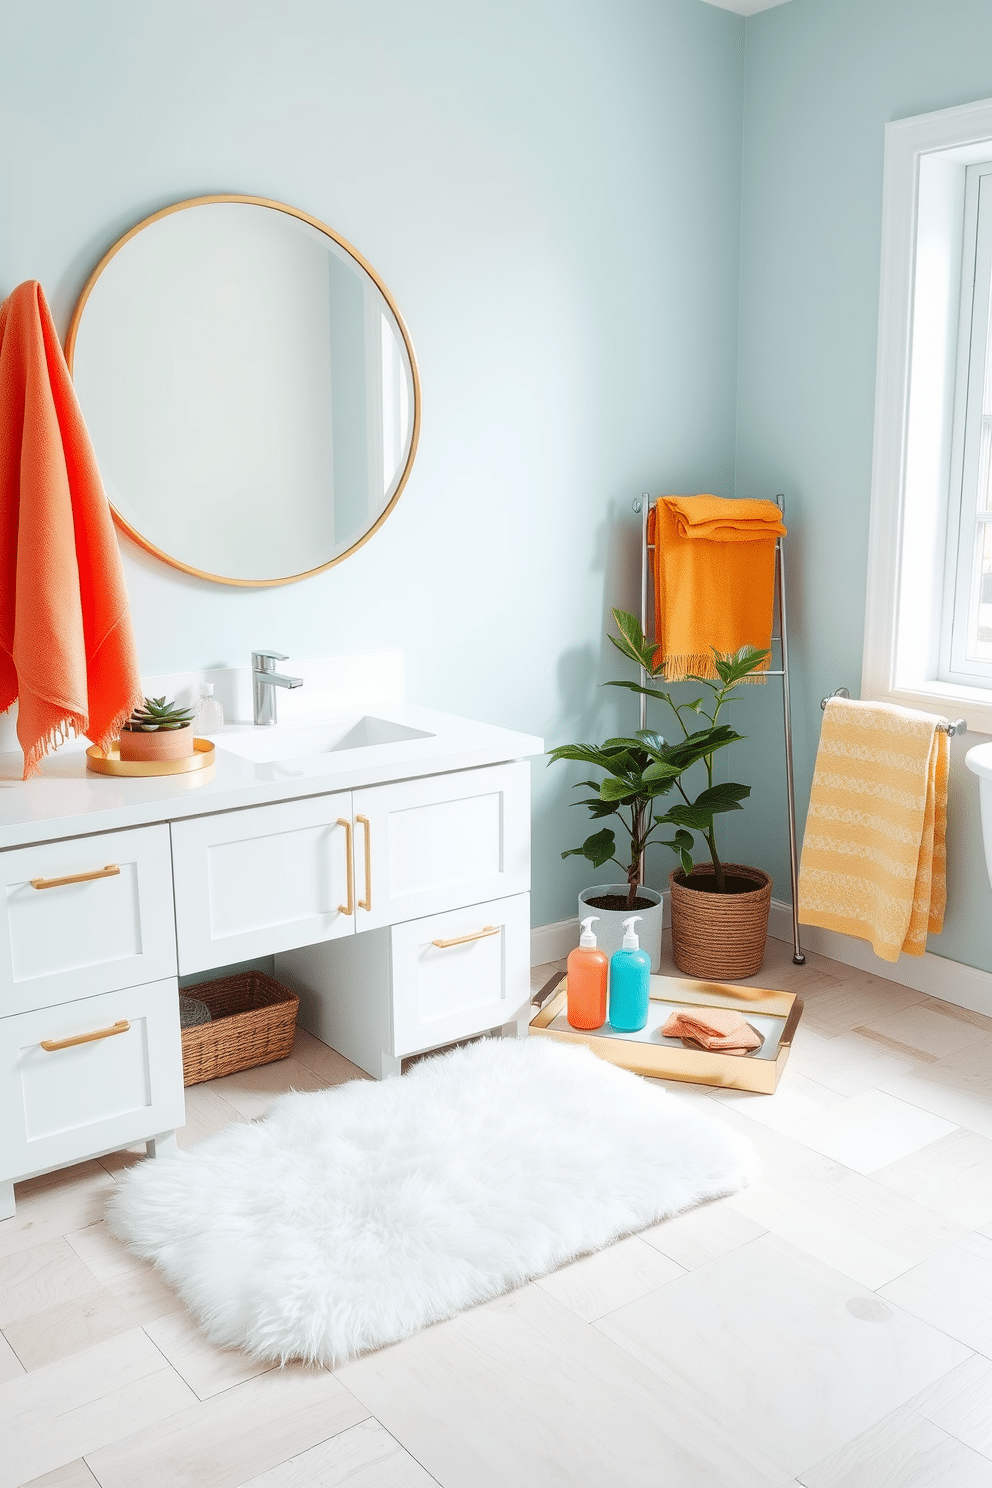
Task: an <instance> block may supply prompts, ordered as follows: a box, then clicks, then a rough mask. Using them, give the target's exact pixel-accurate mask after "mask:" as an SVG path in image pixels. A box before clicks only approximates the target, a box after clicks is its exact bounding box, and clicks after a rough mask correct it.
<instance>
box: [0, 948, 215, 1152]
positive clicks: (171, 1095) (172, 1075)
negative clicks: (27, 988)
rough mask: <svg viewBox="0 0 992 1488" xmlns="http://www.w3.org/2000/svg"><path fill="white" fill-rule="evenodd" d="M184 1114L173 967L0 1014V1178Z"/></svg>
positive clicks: (102, 1147) (161, 1128) (154, 1128)
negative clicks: (96, 993) (157, 978)
mask: <svg viewBox="0 0 992 1488" xmlns="http://www.w3.org/2000/svg"><path fill="white" fill-rule="evenodd" d="M93 1035H96V1037H93ZM46 1045H47V1046H48V1047H46ZM185 1119H186V1118H185V1113H184V1100H183V1056H182V1042H181V1037H180V1031H179V996H178V991H177V984H176V979H175V977H169V978H167V979H166V980H164V981H161V982H150V983H148V984H147V985H146V986H142V987H127V988H124V989H123V990H122V991H117V992H107V993H104V995H103V996H101V997H85V998H82V999H80V1000H79V1001H77V1002H70V1003H62V1004H60V1005H59V1006H57V1007H49V1008H44V1009H41V1010H40V1011H37V1010H36V1011H32V1012H27V1013H18V1014H16V1015H14V1016H12V1017H9V1018H3V1019H0V1131H2V1132H3V1141H2V1142H0V1179H5V1178H21V1177H27V1176H28V1175H29V1174H31V1173H39V1172H44V1171H46V1170H47V1169H49V1168H56V1167H61V1166H63V1165H64V1164H66V1163H71V1162H78V1161H80V1160H81V1159H83V1158H86V1157H92V1156H93V1155H94V1154H96V1153H100V1152H110V1151H113V1150H115V1149H116V1148H118V1147H126V1146H127V1145H128V1144H129V1143H131V1142H138V1141H141V1140H143V1139H144V1138H146V1137H152V1136H156V1135H157V1134H158V1133H159V1132H165V1131H169V1130H171V1129H172V1128H174V1127H177V1126H182V1124H183V1122H184V1121H185Z"/></svg>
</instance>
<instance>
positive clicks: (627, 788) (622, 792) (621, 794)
mask: <svg viewBox="0 0 992 1488" xmlns="http://www.w3.org/2000/svg"><path fill="white" fill-rule="evenodd" d="M638 794H640V792H639V788H638V787H637V786H636V785H634V784H632V783H631V781H629V780H617V779H616V778H614V776H612V775H608V776H607V777H606V779H605V780H604V781H603V783H602V785H601V786H600V787H599V796H600V800H602V801H630V800H632V799H633V798H634V797H635V796H637V795H638Z"/></svg>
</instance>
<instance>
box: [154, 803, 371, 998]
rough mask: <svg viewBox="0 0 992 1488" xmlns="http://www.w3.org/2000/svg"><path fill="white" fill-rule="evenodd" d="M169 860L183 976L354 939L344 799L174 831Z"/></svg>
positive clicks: (207, 820)
mask: <svg viewBox="0 0 992 1488" xmlns="http://www.w3.org/2000/svg"><path fill="white" fill-rule="evenodd" d="M172 853H173V863H174V871H175V886H176V932H177V939H178V943H179V970H180V972H181V973H182V974H183V975H184V976H185V975H188V974H189V973H190V972H194V971H206V970H208V969H209V968H210V967H211V966H227V965H230V964H231V963H232V962H235V961H249V960H251V958H252V957H253V956H267V955H271V954H272V952H273V951H282V950H286V949H287V948H288V947H290V946H299V945H309V944H310V943H311V941H317V940H328V939H330V938H331V937H333V936H336V935H351V934H353V933H354V928H355V914H354V911H355V904H354V899H355V894H354V871H353V867H352V823H351V792H350V791H335V792H334V793H333V794H331V795H322V796H306V797H304V799H303V800H302V801H277V802H275V803H274V804H272V805H271V806H256V807H253V808H251V809H249V810H247V811H224V812H220V813H218V814H217V815H210V816H194V817H190V818H188V819H187V820H186V821H180V822H173V824H172Z"/></svg>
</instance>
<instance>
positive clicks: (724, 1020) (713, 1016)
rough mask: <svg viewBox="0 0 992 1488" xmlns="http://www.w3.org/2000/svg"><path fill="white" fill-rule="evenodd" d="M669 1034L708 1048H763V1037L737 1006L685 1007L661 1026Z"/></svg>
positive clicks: (734, 1050) (727, 1051)
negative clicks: (736, 1010) (742, 1015)
mask: <svg viewBox="0 0 992 1488" xmlns="http://www.w3.org/2000/svg"><path fill="white" fill-rule="evenodd" d="M661 1031H662V1033H663V1034H664V1036H665V1038H682V1039H691V1040H692V1042H693V1043H694V1044H699V1045H701V1047H702V1048H704V1049H710V1050H714V1049H715V1050H717V1051H718V1052H719V1053H721V1054H746V1053H748V1051H749V1050H751V1049H760V1048H761V1043H762V1040H761V1037H760V1035H758V1034H757V1033H755V1031H754V1029H753V1028H752V1027H751V1025H750V1023H747V1022H746V1021H745V1020H744V1019H743V1018H742V1017H741V1015H740V1013H735V1012H734V1010H733V1008H699V1009H698V1010H697V1011H696V1012H689V1011H688V1009H686V1008H683V1009H681V1011H679V1012H675V1013H673V1014H672V1015H671V1017H670V1018H669V1019H668V1022H667V1023H666V1024H665V1026H664V1028H663V1029H662V1030H661Z"/></svg>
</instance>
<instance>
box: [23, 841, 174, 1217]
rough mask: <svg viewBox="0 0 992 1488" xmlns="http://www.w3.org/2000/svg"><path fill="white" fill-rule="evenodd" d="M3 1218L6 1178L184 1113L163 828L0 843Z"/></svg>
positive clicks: (160, 1131) (135, 1135)
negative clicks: (7, 847) (4, 847)
mask: <svg viewBox="0 0 992 1488" xmlns="http://www.w3.org/2000/svg"><path fill="white" fill-rule="evenodd" d="M0 876H2V881H3V890H4V893H3V897H2V909H0V1217H2V1216H3V1215H5V1214H7V1213H13V1189H12V1183H13V1180H14V1179H15V1178H16V1179H20V1178H26V1177H29V1176H31V1175H33V1174H35V1173H41V1172H46V1171H47V1170H49V1169H51V1168H56V1167H61V1166H63V1165H64V1164H66V1163H72V1162H78V1161H80V1160H82V1159H83V1158H88V1157H92V1156H94V1155H96V1154H97V1153H101V1152H109V1151H113V1150H114V1149H115V1148H118V1147H124V1146H128V1145H129V1144H130V1143H132V1142H137V1141H148V1142H151V1143H155V1142H157V1143H158V1144H159V1145H160V1146H161V1145H163V1144H165V1143H167V1142H168V1139H169V1137H170V1135H171V1133H172V1131H173V1129H174V1128H175V1127H176V1126H181V1125H182V1123H183V1121H184V1119H185V1117H184V1110H183V1073H182V1050H181V1042H180V1032H179V1009H178V1000H177V982H176V944H175V921H174V917H173V901H172V860H171V854H170V849H169V829H168V827H167V826H165V825H162V824H159V825H157V826H149V827H140V828H137V829H135V830H132V831H121V832H106V833H100V834H96V835H93V836H85V837H73V838H69V839H67V840H64V841H60V842H45V843H38V844H35V845H32V846H31V847H25V848H19V849H14V850H12V851H8V852H2V853H0Z"/></svg>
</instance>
